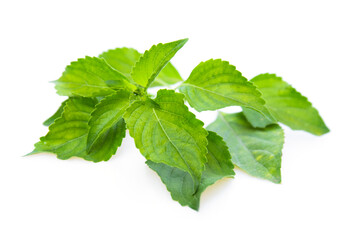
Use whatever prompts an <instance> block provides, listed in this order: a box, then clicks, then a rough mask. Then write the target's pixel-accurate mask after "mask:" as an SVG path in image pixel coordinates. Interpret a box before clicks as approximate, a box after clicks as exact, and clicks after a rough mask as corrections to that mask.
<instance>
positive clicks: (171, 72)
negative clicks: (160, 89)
mask: <svg viewBox="0 0 360 240" xmlns="http://www.w3.org/2000/svg"><path fill="white" fill-rule="evenodd" d="M182 80H183V79H182V78H181V76H180V74H179V72H178V71H177V70H176V68H175V67H174V65H172V64H171V62H169V63H168V64H166V66H165V67H164V68H163V69H162V70H161V72H160V73H159V75H158V76H157V77H156V78H155V81H153V82H152V83H151V84H150V87H157V86H168V85H172V84H175V83H177V82H181V81H182Z"/></svg>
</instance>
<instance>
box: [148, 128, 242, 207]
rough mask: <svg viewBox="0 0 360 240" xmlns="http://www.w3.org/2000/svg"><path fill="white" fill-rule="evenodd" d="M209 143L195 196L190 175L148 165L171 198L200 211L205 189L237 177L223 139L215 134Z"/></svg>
mask: <svg viewBox="0 0 360 240" xmlns="http://www.w3.org/2000/svg"><path fill="white" fill-rule="evenodd" d="M207 140H208V142H209V144H208V146H207V149H208V154H207V159H208V162H207V163H206V165H205V170H204V172H203V175H202V177H201V182H200V186H199V189H198V190H197V191H196V193H195V194H194V191H195V189H194V183H193V180H192V178H191V176H190V174H189V173H187V172H184V171H182V170H180V169H178V168H174V167H170V166H168V165H166V164H163V163H155V162H152V161H149V160H148V161H147V162H146V164H147V165H148V166H149V167H150V168H151V169H153V170H154V171H155V172H156V173H157V174H158V175H159V176H160V178H161V181H162V182H163V183H164V184H165V185H166V188H167V189H168V191H169V192H170V193H171V197H172V198H173V199H174V200H175V201H178V202H179V203H180V204H181V205H182V206H189V207H190V208H192V209H194V210H198V209H199V204H200V195H201V193H202V192H204V191H205V189H206V188H207V187H208V186H210V185H212V184H214V183H215V182H216V181H218V180H219V179H221V178H224V177H232V176H234V175H235V173H234V171H233V168H234V165H233V164H232V162H231V160H230V158H231V156H230V153H229V151H228V148H227V146H226V144H225V142H224V141H223V140H222V138H221V137H220V136H219V135H217V134H216V133H214V132H211V131H210V132H209V135H208V136H207Z"/></svg>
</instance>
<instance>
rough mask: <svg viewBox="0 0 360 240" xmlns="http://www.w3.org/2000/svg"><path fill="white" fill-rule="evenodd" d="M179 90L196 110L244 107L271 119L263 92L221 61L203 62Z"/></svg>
mask: <svg viewBox="0 0 360 240" xmlns="http://www.w3.org/2000/svg"><path fill="white" fill-rule="evenodd" d="M179 90H180V92H182V93H183V94H185V96H186V99H187V100H188V102H189V104H190V105H191V106H192V107H193V108H195V109H196V110H197V111H206V110H217V109H220V108H224V107H228V106H242V107H248V108H251V109H254V110H256V111H258V112H260V113H261V114H262V115H264V116H265V117H266V118H269V119H272V116H271V115H270V113H269V112H268V110H267V109H266V108H265V106H264V105H265V101H264V100H263V99H262V98H261V93H260V92H259V91H257V89H256V88H255V86H253V84H252V83H250V82H249V81H247V80H246V78H245V77H243V76H242V75H241V73H240V72H239V71H237V70H236V69H235V67H234V66H232V65H230V64H229V62H226V61H222V60H221V59H216V60H213V59H210V60H208V61H206V62H201V63H200V64H199V65H198V66H196V67H195V68H194V70H193V71H192V72H191V74H190V76H189V78H188V79H187V80H186V81H185V82H184V83H182V84H181V86H180V88H179Z"/></svg>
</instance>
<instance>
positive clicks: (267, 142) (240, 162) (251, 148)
mask: <svg viewBox="0 0 360 240" xmlns="http://www.w3.org/2000/svg"><path fill="white" fill-rule="evenodd" d="M207 129H209V130H211V131H214V132H216V133H218V134H219V135H220V136H222V137H223V138H224V140H225V142H226V143H227V145H228V147H229V151H230V154H231V160H232V162H233V163H234V164H235V165H237V166H238V167H240V168H241V169H243V170H244V171H246V172H247V173H249V174H251V175H253V176H256V177H260V178H264V179H268V180H270V181H272V182H274V183H280V182H281V173H280V168H281V150H282V147H283V144H284V132H283V130H282V129H281V127H280V126H279V125H271V126H268V127H266V128H263V129H259V128H253V127H252V126H251V125H250V124H249V123H248V122H247V121H246V118H245V116H244V114H243V113H235V114H226V113H219V115H218V117H217V119H216V120H215V122H213V123H212V124H210V125H209V126H208V127H207Z"/></svg>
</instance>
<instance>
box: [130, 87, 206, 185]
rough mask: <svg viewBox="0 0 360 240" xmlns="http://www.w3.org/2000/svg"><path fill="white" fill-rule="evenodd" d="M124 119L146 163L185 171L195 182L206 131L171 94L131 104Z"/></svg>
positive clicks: (161, 92)
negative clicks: (164, 165)
mask: <svg viewBox="0 0 360 240" xmlns="http://www.w3.org/2000/svg"><path fill="white" fill-rule="evenodd" d="M124 119H125V121H126V124H127V127H128V129H129V132H130V135H131V136H132V137H133V138H134V140H135V144H136V147H137V148H138V149H139V150H140V152H141V153H142V154H143V155H144V157H145V158H146V159H151V160H152V161H153V162H158V163H165V164H168V165H170V166H172V167H177V168H179V169H182V170H184V171H187V172H189V173H190V174H191V176H192V177H193V178H194V179H195V180H196V181H197V183H198V182H199V180H200V178H201V173H202V171H203V169H204V164H205V162H206V152H207V150H206V146H207V140H206V136H207V131H206V130H205V129H204V128H203V125H204V124H203V123H202V122H201V121H200V120H198V119H196V118H195V115H194V114H193V113H191V112H190V111H189V110H188V108H187V107H186V105H185V104H184V97H183V95H182V94H180V93H175V92H174V91H172V90H159V91H158V94H157V97H156V99H155V101H153V100H151V99H146V100H144V101H136V102H134V103H133V104H132V105H131V106H130V107H129V108H128V109H127V110H126V112H125V115H124Z"/></svg>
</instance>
